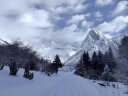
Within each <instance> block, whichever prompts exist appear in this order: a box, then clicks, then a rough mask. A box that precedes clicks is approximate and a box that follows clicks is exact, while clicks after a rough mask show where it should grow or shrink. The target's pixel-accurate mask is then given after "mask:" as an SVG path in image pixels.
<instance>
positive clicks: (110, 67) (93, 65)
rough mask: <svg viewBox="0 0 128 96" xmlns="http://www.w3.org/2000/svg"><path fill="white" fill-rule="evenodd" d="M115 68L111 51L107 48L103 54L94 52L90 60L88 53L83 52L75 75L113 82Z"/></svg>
mask: <svg viewBox="0 0 128 96" xmlns="http://www.w3.org/2000/svg"><path fill="white" fill-rule="evenodd" d="M115 68H116V62H115V59H114V56H113V53H112V49H111V48H109V50H108V52H106V53H105V54H103V53H101V51H99V52H98V53H96V52H95V51H94V52H93V55H92V57H91V58H90V57H89V54H88V52H86V53H85V52H84V53H83V54H82V56H81V59H80V61H79V63H78V64H77V66H76V68H75V69H76V71H75V74H77V75H80V76H82V77H85V78H88V79H94V80H101V79H102V80H107V81H115V78H114V77H113V74H114V73H115Z"/></svg>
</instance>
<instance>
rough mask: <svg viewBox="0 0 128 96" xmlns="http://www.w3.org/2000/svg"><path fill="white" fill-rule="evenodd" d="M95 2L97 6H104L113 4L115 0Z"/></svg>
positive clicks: (97, 0)
mask: <svg viewBox="0 0 128 96" xmlns="http://www.w3.org/2000/svg"><path fill="white" fill-rule="evenodd" d="M95 3H96V5H97V6H101V7H102V6H106V5H110V4H113V0H96V1H95Z"/></svg>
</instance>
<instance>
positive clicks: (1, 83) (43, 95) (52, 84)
mask: <svg viewBox="0 0 128 96" xmlns="http://www.w3.org/2000/svg"><path fill="white" fill-rule="evenodd" d="M98 82H100V81H96V82H95V83H94V82H93V81H92V80H87V79H83V78H81V77H79V76H76V75H74V74H73V73H72V72H62V71H61V72H59V73H58V74H55V75H53V76H51V77H48V76H45V75H43V74H42V73H40V72H34V79H33V80H27V79H25V78H23V70H22V69H20V70H19V71H18V74H17V76H16V77H14V76H10V75H9V69H8V67H5V68H4V70H0V96H128V94H124V93H125V92H126V90H127V88H126V86H125V85H123V84H120V83H118V85H119V88H113V87H102V86H100V85H99V84H98Z"/></svg>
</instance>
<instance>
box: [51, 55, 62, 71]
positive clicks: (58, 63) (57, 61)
mask: <svg viewBox="0 0 128 96" xmlns="http://www.w3.org/2000/svg"><path fill="white" fill-rule="evenodd" d="M52 64H53V67H54V69H55V70H56V73H57V72H58V68H61V67H62V66H63V64H62V63H61V60H60V57H59V55H56V56H55V58H54V61H53V63H52Z"/></svg>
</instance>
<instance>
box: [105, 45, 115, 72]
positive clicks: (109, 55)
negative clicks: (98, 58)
mask: <svg viewBox="0 0 128 96" xmlns="http://www.w3.org/2000/svg"><path fill="white" fill-rule="evenodd" d="M106 59H107V65H108V66H109V68H110V71H111V72H112V74H115V69H116V67H117V64H116V61H115V58H114V55H113V52H112V49H111V47H109V50H108V52H107V58H106Z"/></svg>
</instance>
